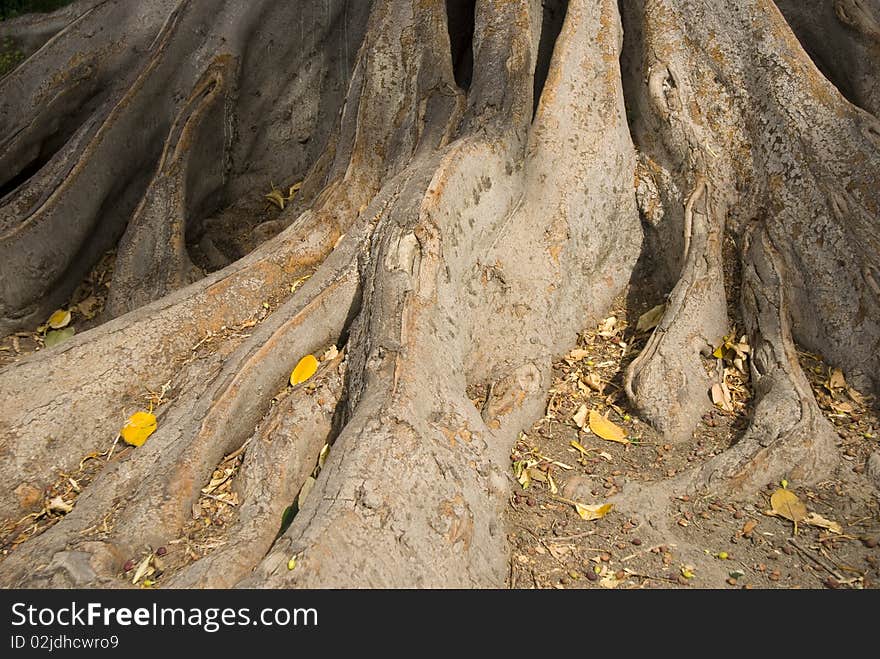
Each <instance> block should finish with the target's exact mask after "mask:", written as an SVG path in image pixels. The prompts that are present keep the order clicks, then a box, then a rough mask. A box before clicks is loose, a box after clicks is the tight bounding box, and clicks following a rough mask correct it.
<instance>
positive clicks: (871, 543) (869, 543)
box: [862, 538, 877, 549]
mask: <svg viewBox="0 0 880 659" xmlns="http://www.w3.org/2000/svg"><path fill="white" fill-rule="evenodd" d="M862 543H864V545H865V547H867V548H868V549H874V547H876V546H877V538H864V539H863V540H862Z"/></svg>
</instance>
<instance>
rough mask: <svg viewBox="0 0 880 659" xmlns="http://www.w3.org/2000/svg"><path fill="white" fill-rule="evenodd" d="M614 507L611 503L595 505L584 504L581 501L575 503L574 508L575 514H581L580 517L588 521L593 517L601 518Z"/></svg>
mask: <svg viewBox="0 0 880 659" xmlns="http://www.w3.org/2000/svg"><path fill="white" fill-rule="evenodd" d="M613 508H614V504H612V503H602V504H596V505H592V506H590V505H586V504H583V503H575V504H574V509H575V510H576V511H577V514H578V515H580V516H581V519H585V520H587V521H588V522H589V521H591V520H594V519H602V518H603V517H605V515H607V514H608V513H609V512H611V510H612V509H613Z"/></svg>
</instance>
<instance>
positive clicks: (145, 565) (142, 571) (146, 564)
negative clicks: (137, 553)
mask: <svg viewBox="0 0 880 659" xmlns="http://www.w3.org/2000/svg"><path fill="white" fill-rule="evenodd" d="M152 558H153V555H152V554H148V555H147V556H146V557H145V558H144V560H142V561H141V562H140V565H138V566H137V570H135V571H134V577H132V579H131V583H133V584H136V583H137V582H138V581H140V580H141V577H143V576H145V575H146V574H147V570H149V569H150V560H152Z"/></svg>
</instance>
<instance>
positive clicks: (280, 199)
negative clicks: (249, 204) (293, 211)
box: [266, 190, 286, 210]
mask: <svg viewBox="0 0 880 659" xmlns="http://www.w3.org/2000/svg"><path fill="white" fill-rule="evenodd" d="M266 199H267V200H268V201H270V202H271V203H273V204H275V205H276V206H278V208H280V209H281V210H284V202H285V201H286V199H285V198H284V195H282V194H281V190H272V192H270V193H269V194H267V195H266Z"/></svg>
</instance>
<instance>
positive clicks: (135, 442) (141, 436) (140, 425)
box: [119, 412, 156, 446]
mask: <svg viewBox="0 0 880 659" xmlns="http://www.w3.org/2000/svg"><path fill="white" fill-rule="evenodd" d="M155 431H156V416H155V415H154V414H150V413H149V412H135V413H134V414H132V415H131V416H130V417H128V421H127V422H126V424H125V425H124V426H123V427H122V430H120V431H119V434H120V435H122V439H124V440H125V441H126V442H127V443H129V444H131V445H132V446H141V445H142V444H143V443H144V442H145V441H147V437H149V436H150V435H152V434H153V433H154V432H155Z"/></svg>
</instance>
